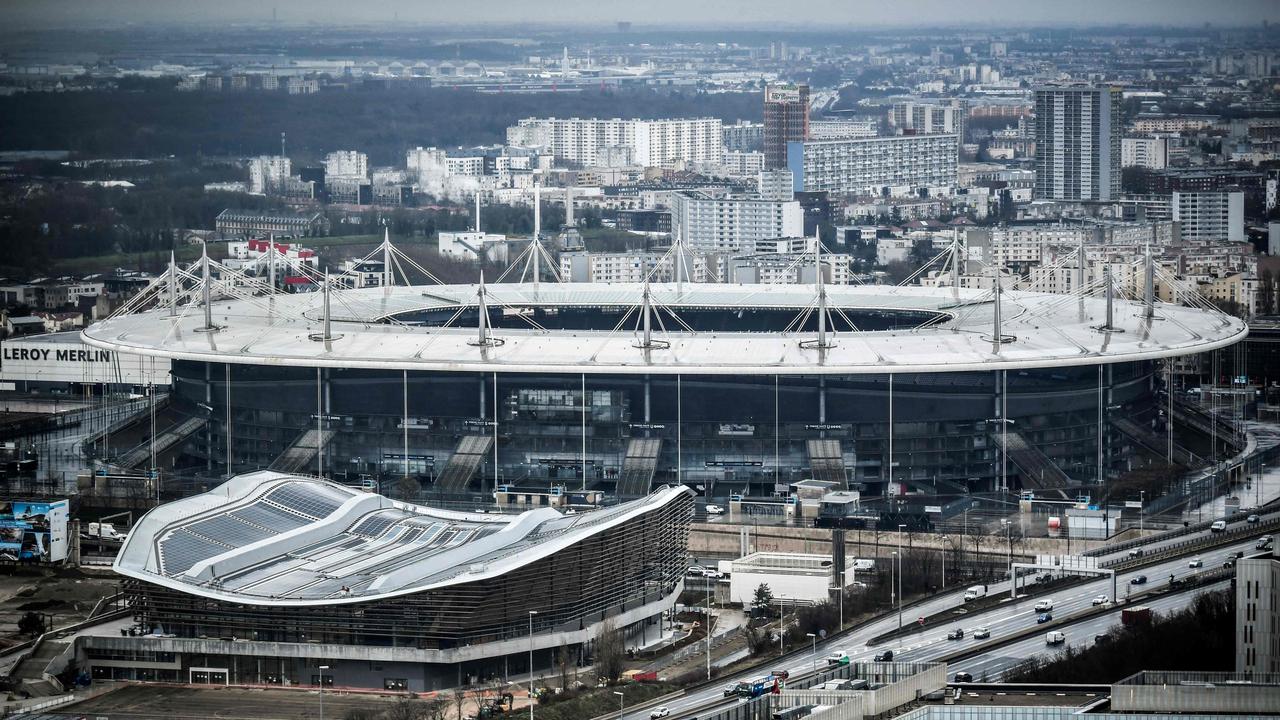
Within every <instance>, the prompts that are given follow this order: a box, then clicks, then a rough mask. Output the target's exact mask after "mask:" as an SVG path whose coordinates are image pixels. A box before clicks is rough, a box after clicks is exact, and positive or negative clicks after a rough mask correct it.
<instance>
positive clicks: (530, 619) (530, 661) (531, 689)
mask: <svg viewBox="0 0 1280 720" xmlns="http://www.w3.org/2000/svg"><path fill="white" fill-rule="evenodd" d="M537 614H538V611H537V610H530V611H529V720H533V616H534V615H537Z"/></svg>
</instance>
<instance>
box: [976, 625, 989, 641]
mask: <svg viewBox="0 0 1280 720" xmlns="http://www.w3.org/2000/svg"><path fill="white" fill-rule="evenodd" d="M989 637H991V630H990V628H985V627H980V628H974V630H973V639H974V640H985V639H987V638H989Z"/></svg>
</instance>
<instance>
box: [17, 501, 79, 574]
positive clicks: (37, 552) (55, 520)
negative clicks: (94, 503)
mask: <svg viewBox="0 0 1280 720" xmlns="http://www.w3.org/2000/svg"><path fill="white" fill-rule="evenodd" d="M69 515H70V505H69V503H68V501H66V500H56V501H54V502H25V501H21V500H16V501H13V502H0V554H2V555H8V556H10V557H11V558H12V559H15V560H36V561H40V562H61V561H63V560H66V559H67V552H68V538H67V525H68V520H69Z"/></svg>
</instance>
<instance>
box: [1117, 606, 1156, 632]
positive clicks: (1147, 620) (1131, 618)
mask: <svg viewBox="0 0 1280 720" xmlns="http://www.w3.org/2000/svg"><path fill="white" fill-rule="evenodd" d="M1120 624H1121V625H1123V626H1125V627H1134V626H1137V625H1150V624H1151V608H1150V607H1148V606H1146V605H1138V606H1136V607H1131V608H1125V609H1124V610H1121V611H1120Z"/></svg>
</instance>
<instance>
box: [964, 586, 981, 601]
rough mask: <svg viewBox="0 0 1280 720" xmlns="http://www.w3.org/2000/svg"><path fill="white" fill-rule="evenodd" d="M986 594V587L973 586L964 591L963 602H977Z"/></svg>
mask: <svg viewBox="0 0 1280 720" xmlns="http://www.w3.org/2000/svg"><path fill="white" fill-rule="evenodd" d="M986 594H987V586H986V585H973V586H970V587H969V589H968V590H965V591H964V601H965V602H969V601H970V600H977V599H978V598H980V597H985V596H986Z"/></svg>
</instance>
